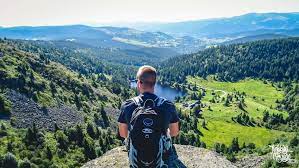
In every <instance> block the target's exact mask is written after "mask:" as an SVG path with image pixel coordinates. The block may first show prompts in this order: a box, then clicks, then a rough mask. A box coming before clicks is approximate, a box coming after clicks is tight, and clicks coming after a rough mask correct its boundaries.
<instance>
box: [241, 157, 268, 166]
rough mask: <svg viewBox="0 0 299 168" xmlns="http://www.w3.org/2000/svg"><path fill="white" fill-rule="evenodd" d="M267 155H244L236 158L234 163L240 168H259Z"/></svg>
mask: <svg viewBox="0 0 299 168" xmlns="http://www.w3.org/2000/svg"><path fill="white" fill-rule="evenodd" d="M266 159H267V156H246V157H244V158H242V159H240V160H238V161H237V162H236V163H235V165H236V166H237V167H240V168H260V167H262V165H263V163H264V162H265V160H266Z"/></svg>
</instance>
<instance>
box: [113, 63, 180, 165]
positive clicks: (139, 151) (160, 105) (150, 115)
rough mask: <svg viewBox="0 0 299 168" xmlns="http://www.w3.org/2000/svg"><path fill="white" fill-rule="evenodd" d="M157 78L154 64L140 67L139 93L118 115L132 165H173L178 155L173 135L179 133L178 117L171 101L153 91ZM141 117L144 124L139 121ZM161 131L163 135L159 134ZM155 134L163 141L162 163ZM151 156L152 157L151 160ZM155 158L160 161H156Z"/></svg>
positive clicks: (138, 73) (121, 134) (120, 131)
mask: <svg viewBox="0 0 299 168" xmlns="http://www.w3.org/2000/svg"><path fill="white" fill-rule="evenodd" d="M156 79H157V72H156V70H155V68H153V67H151V66H142V67H140V68H139V70H138V72H137V90H138V91H139V93H140V95H139V96H137V97H134V98H132V99H129V100H126V101H125V102H124V103H123V104H122V107H121V114H120V116H119V119H118V122H119V134H120V136H121V137H123V138H126V139H129V143H128V145H129V160H130V167H133V168H135V167H138V168H139V167H151V168H152V167H163V166H162V165H163V164H166V165H168V167H170V166H169V165H170V164H171V163H170V162H171V159H175V158H176V153H175V149H174V148H173V145H172V144H171V141H170V140H171V138H170V136H171V137H175V136H177V135H178V134H179V117H178V114H177V112H176V109H175V106H174V104H173V103H172V102H170V101H168V100H166V99H164V98H160V97H158V96H157V95H155V94H154V87H155V84H156ZM140 118H141V119H140ZM139 120H140V123H141V124H139ZM138 124H139V125H138ZM155 124H156V125H155ZM139 130H140V131H139ZM160 134H161V136H159V135H160ZM156 137H158V138H160V140H161V139H162V140H161V141H162V143H163V149H162V150H163V159H162V160H163V161H161V163H160V161H159V158H158V157H159V156H160V155H159V151H160V150H161V149H160V147H159V144H160V143H161V141H159V140H155V138H156ZM156 142H157V143H159V144H158V145H156V146H158V147H155V143H156ZM167 143H168V144H167ZM151 145H152V146H151ZM160 146H161V144H160ZM147 148H149V149H147ZM155 148H156V149H157V150H155ZM161 148H162V147H161ZM151 150H152V151H151ZM156 153H158V155H157V156H155V155H156ZM150 155H153V156H150ZM134 157H136V158H134ZM161 157H162V156H161ZM148 158H152V160H150V159H148ZM152 162H157V164H153V163H152ZM158 162H159V163H158ZM153 165H155V166H153ZM166 167H167V166H166Z"/></svg>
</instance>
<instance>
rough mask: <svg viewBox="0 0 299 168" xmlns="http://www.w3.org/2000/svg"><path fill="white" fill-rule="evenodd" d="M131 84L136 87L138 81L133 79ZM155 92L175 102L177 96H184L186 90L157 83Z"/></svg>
mask: <svg viewBox="0 0 299 168" xmlns="http://www.w3.org/2000/svg"><path fill="white" fill-rule="evenodd" d="M130 85H131V88H136V86H137V83H136V81H131V82H130ZM155 94H156V95H157V96H160V97H164V98H166V99H168V100H170V101H172V102H173V101H174V100H175V98H176V97H178V96H180V97H182V96H184V95H185V92H183V91H181V90H178V89H175V88H172V87H169V86H163V85H161V84H159V83H157V84H156V85H155Z"/></svg>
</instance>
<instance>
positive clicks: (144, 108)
mask: <svg viewBox="0 0 299 168" xmlns="http://www.w3.org/2000/svg"><path fill="white" fill-rule="evenodd" d="M133 101H134V103H135V104H136V105H137V108H136V109H135V110H134V111H133V113H132V117H131V120H130V123H129V139H128V143H129V144H128V145H129V146H128V147H129V151H128V152H129V153H128V154H129V162H130V168H147V167H148V168H162V167H167V165H165V164H164V162H163V159H162V156H163V139H162V135H163V134H165V132H166V130H165V128H163V115H162V113H161V112H160V110H159V106H161V104H162V103H163V102H164V99H163V98H157V99H155V100H152V99H147V100H145V101H144V102H143V100H142V99H141V98H140V97H139V96H137V97H134V98H133Z"/></svg>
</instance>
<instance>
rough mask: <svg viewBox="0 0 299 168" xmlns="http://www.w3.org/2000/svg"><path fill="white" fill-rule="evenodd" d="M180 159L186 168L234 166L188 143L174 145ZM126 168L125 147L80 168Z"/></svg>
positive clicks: (213, 153) (126, 156)
mask: <svg viewBox="0 0 299 168" xmlns="http://www.w3.org/2000/svg"><path fill="white" fill-rule="evenodd" d="M175 148H176V150H177V153H178V155H179V159H180V161H181V162H182V163H183V164H184V165H185V166H186V167H188V168H199V167H200V168H236V166H235V165H234V164H233V163H231V162H230V161H228V160H227V159H226V158H225V157H223V156H221V155H220V154H218V153H216V152H213V151H210V150H208V149H204V148H198V147H193V146H189V145H175ZM112 167H113V168H126V167H129V160H128V155H127V152H126V151H125V147H124V146H122V147H117V148H114V149H112V150H110V151H108V152H107V153H105V154H104V155H103V156H101V157H99V158H97V159H94V160H92V161H89V162H87V163H86V164H85V165H83V166H82V168H112Z"/></svg>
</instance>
